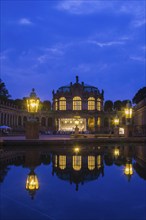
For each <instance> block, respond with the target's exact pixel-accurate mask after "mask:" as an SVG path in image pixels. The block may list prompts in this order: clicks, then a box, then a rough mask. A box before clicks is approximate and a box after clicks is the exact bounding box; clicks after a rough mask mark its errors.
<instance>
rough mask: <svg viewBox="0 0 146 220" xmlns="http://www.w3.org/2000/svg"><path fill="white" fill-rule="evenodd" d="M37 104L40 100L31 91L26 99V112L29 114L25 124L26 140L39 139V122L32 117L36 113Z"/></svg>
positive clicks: (33, 91)
mask: <svg viewBox="0 0 146 220" xmlns="http://www.w3.org/2000/svg"><path fill="white" fill-rule="evenodd" d="M39 103H40V99H39V98H38V97H37V95H36V93H35V90H34V89H32V91H31V93H30V96H29V97H28V98H27V99H26V104H27V111H28V112H29V113H30V114H31V117H30V120H29V121H27V122H26V139H38V138H39V122H38V121H37V120H36V119H35V117H34V114H35V113H37V112H38V109H39Z"/></svg>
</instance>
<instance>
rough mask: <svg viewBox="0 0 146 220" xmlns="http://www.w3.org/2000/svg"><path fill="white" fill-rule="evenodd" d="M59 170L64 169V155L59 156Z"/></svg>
mask: <svg viewBox="0 0 146 220" xmlns="http://www.w3.org/2000/svg"><path fill="white" fill-rule="evenodd" d="M59 168H60V169H61V170H64V169H65V168H66V156H65V155H59Z"/></svg>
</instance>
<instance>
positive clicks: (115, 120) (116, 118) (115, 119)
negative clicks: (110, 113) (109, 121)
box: [114, 115, 119, 126]
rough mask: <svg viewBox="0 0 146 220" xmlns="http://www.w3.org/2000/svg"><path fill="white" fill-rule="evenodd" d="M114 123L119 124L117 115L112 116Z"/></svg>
mask: <svg viewBox="0 0 146 220" xmlns="http://www.w3.org/2000/svg"><path fill="white" fill-rule="evenodd" d="M114 125H115V126H117V125H119V118H118V116H117V115H116V117H115V118H114Z"/></svg>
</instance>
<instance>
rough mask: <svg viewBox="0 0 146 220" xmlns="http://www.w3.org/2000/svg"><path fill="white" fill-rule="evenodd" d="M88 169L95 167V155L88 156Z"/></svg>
mask: <svg viewBox="0 0 146 220" xmlns="http://www.w3.org/2000/svg"><path fill="white" fill-rule="evenodd" d="M88 169H89V170H94V169H95V156H88Z"/></svg>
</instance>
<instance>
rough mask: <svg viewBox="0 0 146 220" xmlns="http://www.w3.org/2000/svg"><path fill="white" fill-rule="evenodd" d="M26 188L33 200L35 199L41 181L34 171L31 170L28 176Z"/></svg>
mask: <svg viewBox="0 0 146 220" xmlns="http://www.w3.org/2000/svg"><path fill="white" fill-rule="evenodd" d="M25 188H26V190H28V192H29V194H30V196H31V198H32V199H33V198H34V195H35V193H36V190H38V189H39V181H38V178H37V175H36V174H35V172H34V169H31V170H30V173H29V174H28V176H27V180H26V186H25Z"/></svg>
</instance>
